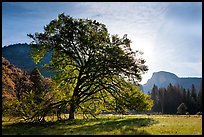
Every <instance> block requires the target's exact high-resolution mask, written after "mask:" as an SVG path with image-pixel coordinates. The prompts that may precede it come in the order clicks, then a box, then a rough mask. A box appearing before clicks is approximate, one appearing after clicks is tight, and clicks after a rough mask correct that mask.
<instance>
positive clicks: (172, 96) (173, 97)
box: [148, 83, 202, 114]
mask: <svg viewBox="0 0 204 137" xmlns="http://www.w3.org/2000/svg"><path fill="white" fill-rule="evenodd" d="M148 94H149V95H150V96H151V99H152V100H154V106H153V108H152V111H153V112H160V113H162V114H176V113H177V108H178V107H179V105H180V104H181V103H184V104H185V105H186V106H187V112H188V113H189V114H196V113H197V112H202V84H201V85H200V89H199V91H198V94H197V92H196V89H195V86H194V84H192V87H191V89H185V88H183V87H182V86H180V85H174V86H173V85H172V84H171V83H170V84H169V85H168V87H167V88H158V87H157V86H156V85H154V86H153V88H152V91H151V93H148Z"/></svg>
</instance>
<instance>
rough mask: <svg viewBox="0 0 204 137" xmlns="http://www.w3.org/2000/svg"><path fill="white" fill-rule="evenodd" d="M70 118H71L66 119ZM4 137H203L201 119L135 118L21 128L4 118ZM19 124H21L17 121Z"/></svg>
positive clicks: (126, 117) (82, 120)
mask: <svg viewBox="0 0 204 137" xmlns="http://www.w3.org/2000/svg"><path fill="white" fill-rule="evenodd" d="M67 117H68V116H67ZM2 120H3V123H2V134H11V135H16V134H25V135H34V134H36V135H141V134H142V135H143V134H144V135H148V134H153V135H201V134H202V116H190V117H188V116H171V115H150V116H147V115H134V116H128V115H125V116H97V119H94V118H91V117H90V118H89V119H84V118H83V117H82V116H81V115H76V119H75V120H72V121H68V120H64V121H56V120H57V118H56V117H54V122H51V120H53V117H47V118H46V121H48V122H47V123H45V124H23V123H21V124H19V123H16V124H15V122H8V118H7V117H3V119H2ZM17 122H19V120H18V121H17Z"/></svg>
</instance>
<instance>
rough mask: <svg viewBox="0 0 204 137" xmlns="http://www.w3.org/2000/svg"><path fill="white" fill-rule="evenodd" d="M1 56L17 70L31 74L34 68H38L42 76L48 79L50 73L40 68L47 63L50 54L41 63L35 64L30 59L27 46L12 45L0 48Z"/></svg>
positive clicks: (29, 50) (29, 51) (29, 49)
mask: <svg viewBox="0 0 204 137" xmlns="http://www.w3.org/2000/svg"><path fill="white" fill-rule="evenodd" d="M2 56H3V57H5V58H6V59H7V60H8V61H9V62H10V63H11V64H13V65H15V66H16V67H18V68H21V69H24V70H26V71H27V72H31V71H32V70H33V69H34V68H35V67H38V68H39V70H40V72H41V73H42V75H43V76H45V77H49V76H51V75H52V73H51V72H48V71H47V70H44V69H43V68H42V66H43V64H47V63H49V61H50V59H51V53H47V54H46V55H45V56H44V57H43V59H42V62H41V63H39V64H35V63H34V62H33V61H32V57H31V46H30V45H29V44H26V43H25V44H20V43H19V44H14V45H9V46H5V47H3V48H2Z"/></svg>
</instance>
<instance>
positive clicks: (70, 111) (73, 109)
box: [69, 103, 75, 120]
mask: <svg viewBox="0 0 204 137" xmlns="http://www.w3.org/2000/svg"><path fill="white" fill-rule="evenodd" d="M74 112H75V106H74V104H72V103H71V105H70V109H69V120H73V119H74Z"/></svg>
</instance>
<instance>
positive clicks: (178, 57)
mask: <svg viewBox="0 0 204 137" xmlns="http://www.w3.org/2000/svg"><path fill="white" fill-rule="evenodd" d="M63 12H64V13H65V14H66V15H70V16H72V17H74V18H86V19H87V18H88V19H95V20H97V21H99V22H101V23H104V24H105V25H106V26H107V28H108V30H109V32H110V34H119V36H123V35H124V34H128V38H130V39H131V40H132V45H131V47H132V48H133V49H134V50H141V51H143V52H144V54H143V58H145V60H146V61H147V62H146V64H147V65H148V67H149V71H148V72H147V73H146V74H145V75H143V80H142V82H141V84H144V83H146V81H147V80H148V79H149V78H151V76H152V73H153V72H157V71H168V72H172V73H174V74H176V75H177V76H179V77H201V76H202V3H201V2H170V3H168V2H153V3H151V2H144V3H143V2H3V3H2V44H3V45H2V46H5V45H10V44H15V43H29V42H30V39H29V38H28V37H27V34H29V33H31V34H33V33H35V32H42V31H43V27H44V26H45V25H46V24H48V23H49V22H50V21H51V20H52V19H55V18H57V16H58V14H60V13H63Z"/></svg>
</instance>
